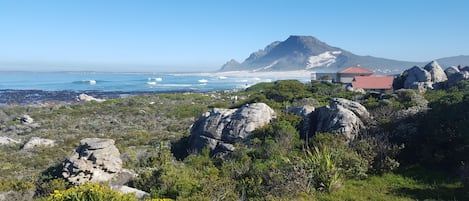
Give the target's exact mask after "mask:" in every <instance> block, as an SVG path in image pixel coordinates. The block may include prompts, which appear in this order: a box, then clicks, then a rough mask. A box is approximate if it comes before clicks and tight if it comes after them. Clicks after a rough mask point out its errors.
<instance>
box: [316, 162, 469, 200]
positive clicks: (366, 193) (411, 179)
mask: <svg viewBox="0 0 469 201" xmlns="http://www.w3.org/2000/svg"><path fill="white" fill-rule="evenodd" d="M315 197H316V199H317V200H325V201H329V200H330V201H332V200H334V201H336V200H344V201H360V200H376V201H394V200H399V201H401V200H403V201H405V200H428V201H431V200H455V201H456V200H461V201H462V200H469V192H467V191H466V190H464V188H463V186H462V183H461V182H460V181H458V180H455V179H450V178H448V177H444V174H441V173H438V172H430V171H426V170H423V169H422V168H419V167H408V168H402V169H400V170H399V171H397V172H396V173H386V174H383V175H378V176H376V175H375V176H371V177H369V178H367V179H364V180H355V179H352V180H346V181H345V182H344V186H343V187H342V188H341V189H340V190H337V191H334V192H332V193H330V194H327V193H317V194H315Z"/></svg>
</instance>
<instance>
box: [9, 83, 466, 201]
mask: <svg viewBox="0 0 469 201" xmlns="http://www.w3.org/2000/svg"><path fill="white" fill-rule="evenodd" d="M235 96H236V98H233V97H235ZM331 98H346V99H349V100H354V101H357V102H360V103H361V104H362V105H364V106H365V107H366V108H367V109H368V111H369V112H370V114H371V116H373V119H372V121H371V122H370V123H369V124H368V125H367V127H366V129H363V130H362V131H361V132H360V134H359V135H358V137H356V138H355V139H352V140H351V139H347V138H346V137H345V136H343V135H337V134H332V133H317V134H315V135H311V136H310V135H304V134H302V131H301V127H302V125H303V124H304V120H303V118H302V117H300V116H297V115H294V114H291V113H288V112H287V108H289V107H291V106H302V105H311V106H313V107H316V108H317V107H321V106H325V105H327V104H328V102H329V100H330V99H331ZM257 102H263V103H266V104H267V105H269V106H270V107H271V108H273V109H274V110H275V111H276V113H277V117H276V119H275V121H272V122H271V123H269V124H267V125H265V126H263V127H261V128H258V129H256V130H255V131H254V132H253V135H252V139H250V140H249V142H248V143H238V144H235V148H236V149H235V151H233V152H231V153H230V154H228V155H225V156H223V157H217V156H214V155H212V154H211V151H210V150H209V149H208V148H206V149H203V150H202V151H200V152H199V153H195V152H194V151H193V150H189V148H188V147H190V146H189V141H190V128H191V125H192V124H193V123H194V122H195V121H196V119H197V118H198V117H199V116H200V115H202V114H204V113H205V112H207V111H210V110H211V109H212V108H238V107H240V106H242V105H245V104H248V103H257ZM427 106H428V108H427ZM419 108H420V109H419ZM412 111H414V112H412ZM468 113H469V82H467V81H461V82H459V83H458V84H457V85H455V86H453V87H451V88H449V89H447V90H437V91H428V92H426V93H420V92H418V91H414V90H400V91H395V92H393V93H387V94H376V93H366V94H361V93H356V92H350V91H347V90H346V89H345V88H344V87H342V86H341V85H337V84H330V83H314V84H310V83H306V84H305V83H301V82H299V81H296V80H281V81H276V82H272V83H259V84H257V85H254V86H252V87H250V88H248V89H247V90H245V91H239V92H210V93H186V94H155V95H145V96H134V97H128V98H117V99H110V100H106V101H105V102H102V103H97V102H86V103H69V104H47V105H8V106H2V108H1V110H0V117H1V118H0V123H1V128H0V131H1V132H2V134H3V135H5V136H9V137H12V138H15V139H18V140H20V141H21V142H27V141H28V140H29V139H31V138H32V137H40V138H46V139H52V140H54V141H55V145H54V146H37V147H34V148H32V149H24V147H23V145H21V144H23V143H12V144H8V145H0V167H1V168H0V175H1V176H2V178H1V179H0V192H8V191H14V192H22V193H20V194H25V193H24V192H29V193H32V194H34V199H36V200H90V199H91V198H90V197H86V196H92V197H93V199H94V200H136V198H134V197H132V196H129V197H128V195H122V194H119V193H117V192H114V191H112V190H111V189H109V188H108V187H107V184H106V183H101V184H86V185H84V186H80V187H74V186H72V185H70V184H69V183H68V182H66V180H64V179H63V178H62V175H61V171H60V170H61V169H60V168H61V162H62V161H63V160H64V159H65V158H66V157H67V156H68V155H69V154H70V153H71V152H72V151H73V150H74V149H75V148H76V147H78V145H79V144H78V143H79V141H80V139H83V138H89V137H98V138H110V139H113V140H115V144H116V147H117V148H118V149H119V151H120V154H121V158H122V160H123V166H124V168H126V169H131V170H133V171H135V172H136V173H137V174H138V176H137V177H136V178H135V179H133V180H132V181H131V182H130V183H129V185H130V186H132V187H134V188H137V189H140V190H143V191H146V192H148V193H150V197H149V198H146V199H153V200H163V199H166V200H468V199H469V194H468V193H467V192H468V191H467V188H468V187H469V179H468V178H469V167H468V165H467V163H469V158H468V156H469V149H468V148H467V145H468V144H469V136H468V133H469V132H468V131H469V127H468V126H467V125H469V122H468V121H469V120H468V118H467V117H466V116H467V114H468ZM24 114H28V115H29V116H31V117H32V118H33V119H34V122H35V123H37V125H36V126H27V125H22V124H21V123H20V122H19V120H18V118H19V117H21V116H23V115H24ZM18 196H19V197H18V198H17V199H18V200H21V196H20V195H18Z"/></svg>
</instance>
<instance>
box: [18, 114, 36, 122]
mask: <svg viewBox="0 0 469 201" xmlns="http://www.w3.org/2000/svg"><path fill="white" fill-rule="evenodd" d="M19 120H20V123H21V124H32V123H33V122H34V119H33V118H31V117H30V116H29V115H27V114H25V115H23V116H22V117H21V118H19Z"/></svg>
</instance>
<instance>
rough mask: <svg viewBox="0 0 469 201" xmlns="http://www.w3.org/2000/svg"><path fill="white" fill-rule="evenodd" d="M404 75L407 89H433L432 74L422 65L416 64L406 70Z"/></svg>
mask: <svg viewBox="0 0 469 201" xmlns="http://www.w3.org/2000/svg"><path fill="white" fill-rule="evenodd" d="M402 75H403V76H404V88H405V89H417V90H419V91H426V90H428V89H433V86H432V85H433V83H432V82H431V80H432V76H431V74H430V73H429V72H428V71H426V70H425V69H423V68H422V67H419V66H414V67H412V68H410V69H407V70H406V71H404V73H403V74H402Z"/></svg>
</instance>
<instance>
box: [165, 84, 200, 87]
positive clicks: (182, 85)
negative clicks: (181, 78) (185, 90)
mask: <svg viewBox="0 0 469 201" xmlns="http://www.w3.org/2000/svg"><path fill="white" fill-rule="evenodd" d="M158 86H162V87H190V86H192V84H159V85H158Z"/></svg>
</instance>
